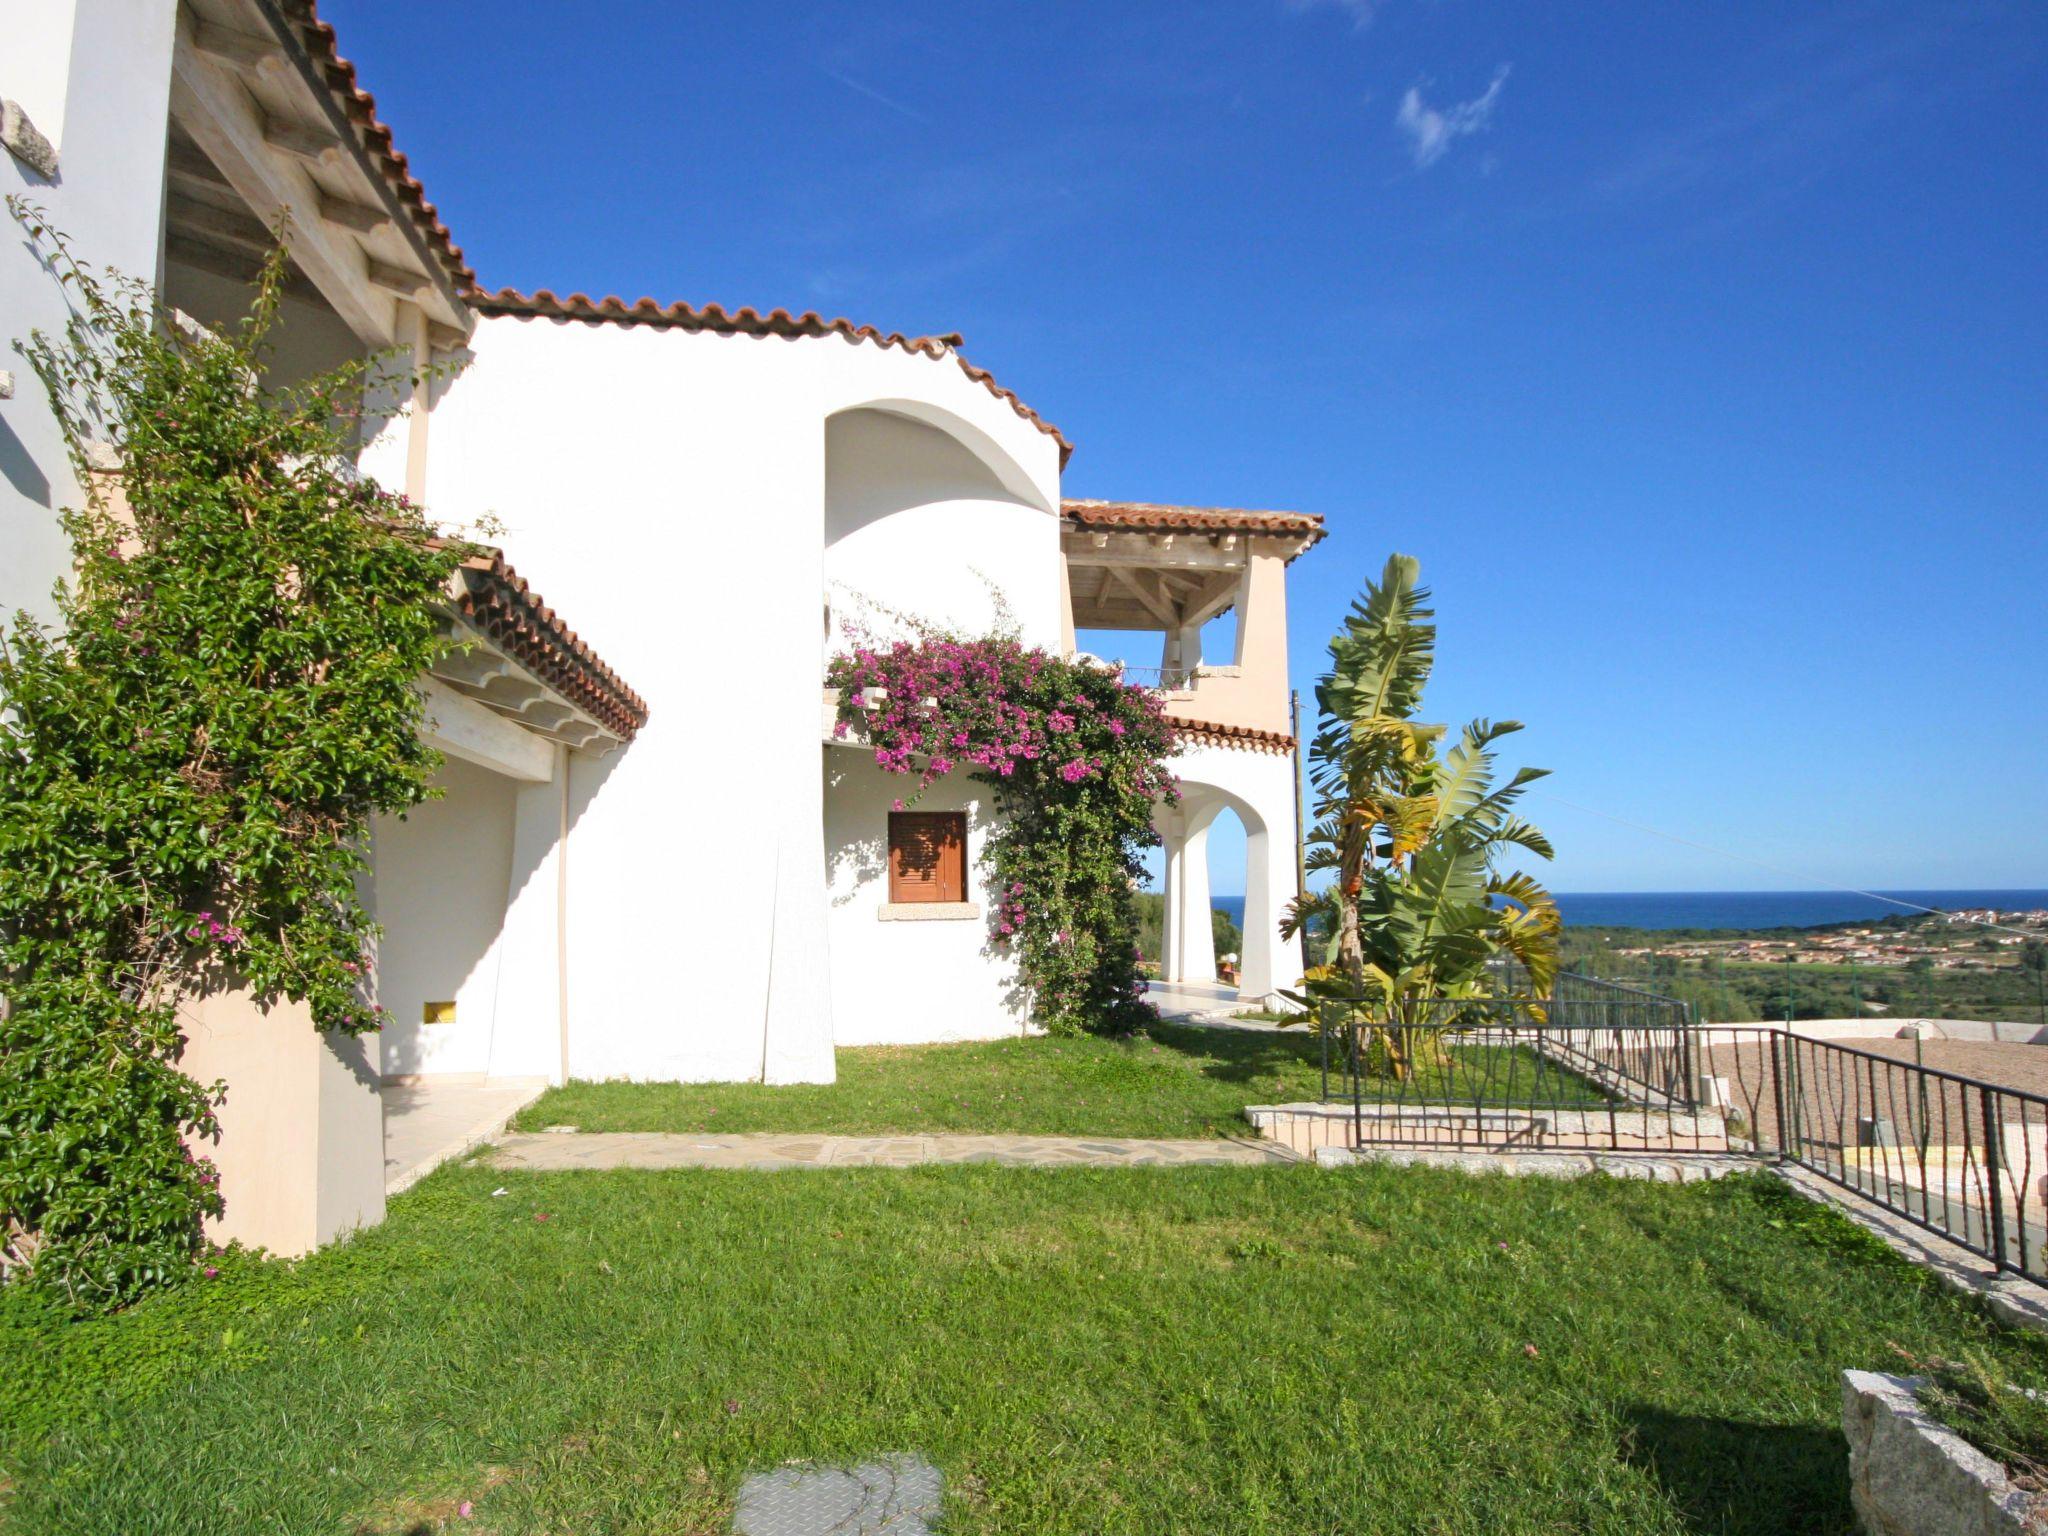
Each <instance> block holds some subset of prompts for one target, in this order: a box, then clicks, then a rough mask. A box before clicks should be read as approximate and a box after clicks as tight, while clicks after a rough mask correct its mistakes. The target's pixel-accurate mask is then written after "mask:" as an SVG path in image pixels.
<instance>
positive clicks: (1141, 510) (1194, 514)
mask: <svg viewBox="0 0 2048 1536" xmlns="http://www.w3.org/2000/svg"><path fill="white" fill-rule="evenodd" d="M1060 512H1061V514H1062V515H1063V516H1065V517H1067V518H1069V519H1071V520H1072V521H1073V522H1075V523H1078V524H1080V525H1081V526H1082V527H1084V528H1131V529H1138V530H1141V531H1146V532H1157V533H1170V532H1174V531H1177V530H1180V529H1192V530H1197V531H1202V532H1211V531H1213V532H1222V533H1293V534H1302V535H1306V536H1307V538H1308V541H1309V543H1310V544H1313V543H1315V542H1316V541H1317V540H1319V539H1321V538H1322V537H1323V535H1324V533H1325V532H1326V530H1325V529H1324V527H1323V520H1322V518H1321V517H1319V516H1318V515H1317V514H1315V513H1313V512H1260V511H1254V510H1251V509H1249V508H1245V507H1180V506H1169V505H1166V504H1164V503H1162V502H1156V501H1097V500H1094V499H1092V498H1082V497H1070V498H1068V499H1067V500H1065V501H1062V502H1061V503H1060Z"/></svg>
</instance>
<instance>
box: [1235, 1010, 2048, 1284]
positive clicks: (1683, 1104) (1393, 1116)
mask: <svg viewBox="0 0 2048 1536" xmlns="http://www.w3.org/2000/svg"><path fill="white" fill-rule="evenodd" d="M1313 1012H1314V1018H1315V1026H1316V1028H1317V1031H1318V1033H1319V1034H1320V1036H1321V1041H1322V1066H1323V1079H1322V1096H1321V1101H1320V1102H1319V1103H1317V1104H1314V1105H1293V1106H1277V1107H1275V1108H1274V1109H1273V1110H1271V1111H1261V1112H1259V1113H1261V1114H1263V1115H1265V1116H1267V1119H1266V1120H1265V1121H1262V1127H1263V1128H1264V1129H1265V1130H1266V1131H1267V1132H1268V1134H1270V1135H1273V1136H1275V1137H1276V1138H1277V1139H1280V1140H1283V1141H1288V1142H1290V1143H1292V1144H1294V1145H1295V1146H1296V1149H1297V1150H1299V1151H1304V1152H1307V1151H1311V1150H1313V1149H1314V1148H1315V1147H1317V1146H1346V1145H1348V1146H1352V1147H1373V1148H1381V1149H1389V1148H1390V1149H1410V1150H1415V1151H1458V1152H1560V1153H1564V1152H1569V1153H1590V1154H1649V1155H1652V1156H1655V1155H1664V1156H1671V1155H1687V1156H1701V1157H1721V1156H1725V1157H1737V1158H1750V1159H1761V1160H1765V1161H1770V1162H1777V1163H1790V1164H1796V1165H1797V1166H1799V1167H1801V1168H1805V1169H1808V1170H1810V1171H1811V1172H1812V1173H1814V1174H1816V1175H1818V1176H1819V1177H1820V1178H1822V1179H1825V1180H1827V1181H1829V1182H1831V1183H1833V1184H1836V1185H1839V1186H1841V1187H1842V1188H1845V1189H1849V1190H1852V1191H1854V1192H1855V1193H1856V1194H1858V1195H1861V1196H1862V1197H1864V1198H1865V1199H1867V1200H1870V1201H1872V1202H1874V1203H1875V1204H1877V1205H1880V1206H1882V1207H1884V1208H1885V1209H1886V1210H1888V1211H1890V1212H1892V1213H1893V1214H1894V1215H1896V1216H1899V1217H1902V1218H1904V1219H1905V1220H1906V1221H1908V1222H1911V1223H1914V1224H1916V1225H1918V1226H1921V1227H1924V1228H1926V1229H1928V1230H1929V1231H1932V1232H1935V1233H1938V1234H1939V1235H1941V1236H1942V1237H1945V1238H1947V1239H1948V1240H1950V1241H1951V1242H1954V1243H1957V1244H1959V1245H1960V1246H1962V1247H1964V1248H1967V1249H1969V1250H1970V1251H1972V1252H1974V1253H1977V1254H1980V1255H1982V1256H1983V1257H1984V1258H1986V1259H1987V1260H1989V1261H1990V1262H1991V1263H1992V1264H1993V1265H1994V1266H1996V1267H1997V1268H1999V1269H2001V1270H2008V1271H2011V1272H2014V1273H2018V1274H2025V1275H2028V1276H2031V1277H2033V1278H2036V1279H2042V1280H2048V1257H2044V1253H2048V1096H2043V1095H2040V1094H2035V1093H2030V1092H2026V1091H2023V1090H2020V1089H2016V1088H2008V1087H2003V1086H2001V1085H1999V1084H1996V1083H1990V1082H1985V1081H1983V1080H1981V1079H1978V1078H1972V1077H1967V1076H1964V1075H1962V1074H1960V1073H1956V1072H1949V1071H1944V1070H1942V1069H1940V1068H1936V1067H1929V1066H1927V1065H1925V1064H1924V1063H1922V1062H1920V1061H1917V1060H1915V1059H1913V1056H1912V1054H1911V1052H1912V1051H1913V1046H1912V1044H1911V1043H1909V1042H1906V1041H1898V1042H1890V1041H1870V1042H1865V1043H1864V1045H1860V1046H1859V1045H1846V1044H1842V1043H1840V1042H1838V1041H1830V1040H1815V1039H1809V1038H1806V1037H1804V1036H1802V1035H1799V1034H1797V1033H1796V1032H1794V1031H1792V1030H1788V1029H1786V1028H1784V1027H1783V1026H1779V1025H1747V1024H1740V1025H1726V1024H1722V1025H1700V1024H1697V1023H1695V1022H1694V1021H1693V1019H1692V1018H1691V1016H1690V1013H1689V1010H1688V1009H1687V1008H1686V1005H1685V1004H1683V1003H1680V1002H1676V1001H1674V1000H1672V999H1669V998H1663V997H1659V996H1657V995H1656V994H1654V993H1649V992H1645V991H1642V990H1641V989H1639V988H1633V987H1625V986H1620V985H1617V984H1615V983H1609V982H1601V981H1597V980H1595V979H1594V978H1590V977H1582V976H1570V975H1568V976H1564V977H1560V978H1558V983H1557V985H1555V986H1554V987H1552V988H1551V989H1550V992H1549V995H1547V996H1543V997H1540V998H1537V997H1513V996H1507V997H1495V998H1483V999H1464V998H1429V999H1418V1000H1412V1001H1410V1002H1408V1003H1405V1004H1403V1005H1402V1007H1401V1008H1400V1009H1399V1010H1398V1012H1397V1013H1396V1014H1395V1015H1394V1016H1392V1017H1382V1016H1379V1015H1375V1014H1374V1013H1372V1012H1370V1011H1369V1010H1368V1008H1367V1007H1366V1006H1365V1005H1363V1004H1362V1003H1360V1002H1359V1001H1358V1000H1346V999H1324V1000H1321V1001H1320V1002H1319V1003H1318V1004H1317V1005H1316V1007H1315V1009H1314V1010H1313ZM1866 1046H1867V1047H1869V1048H1865V1047H1866ZM1887 1049H1893V1050H1896V1051H1897V1052H1898V1053H1899V1054H1887Z"/></svg>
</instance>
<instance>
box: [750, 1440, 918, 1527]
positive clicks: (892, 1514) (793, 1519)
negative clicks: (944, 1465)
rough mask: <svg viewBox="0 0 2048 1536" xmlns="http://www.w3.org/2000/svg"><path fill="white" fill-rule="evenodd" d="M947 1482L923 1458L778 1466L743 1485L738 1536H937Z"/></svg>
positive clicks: (757, 1475) (897, 1457)
mask: <svg viewBox="0 0 2048 1536" xmlns="http://www.w3.org/2000/svg"><path fill="white" fill-rule="evenodd" d="M944 1493H945V1477H944V1475H943V1474H942V1473H941V1472H940V1471H939V1469H938V1468H937V1467H935V1466H933V1465H932V1464H931V1463H930V1462H928V1461H926V1460H924V1459H923V1458H922V1457H919V1456H890V1457H887V1458H885V1459H884V1460H881V1461H864V1462H862V1463H861V1464H860V1465H859V1466H857V1467H813V1466H795V1467H778V1468H777V1469H776V1470H775V1471H773V1472H761V1473H757V1474H755V1475H754V1476H753V1477H750V1478H748V1479H747V1480H746V1481H745V1482H744V1483H742V1484H740V1496H739V1505H738V1508H736V1509H735V1510H734V1511H733V1521H732V1528H733V1531H734V1532H735V1536H931V1525H930V1523H929V1522H930V1521H931V1520H936V1519H937V1518H938V1517H939V1511H940V1508H941V1507H942V1505H943V1503H944Z"/></svg>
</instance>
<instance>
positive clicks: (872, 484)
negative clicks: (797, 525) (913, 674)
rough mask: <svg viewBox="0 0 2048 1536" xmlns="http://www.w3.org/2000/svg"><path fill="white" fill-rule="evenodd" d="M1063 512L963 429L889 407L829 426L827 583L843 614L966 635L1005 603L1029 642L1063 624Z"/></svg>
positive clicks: (1055, 635) (984, 626)
mask: <svg viewBox="0 0 2048 1536" xmlns="http://www.w3.org/2000/svg"><path fill="white" fill-rule="evenodd" d="M1060 559H1061V556H1060V545H1059V519H1058V518H1057V517H1055V516H1053V515H1052V514H1051V513H1049V512H1047V511H1046V510H1045V509H1044V508H1043V507H1042V506H1034V505H1033V504H1032V503H1031V502H1029V501H1027V500H1026V499H1024V498H1023V497H1021V496H1018V495H1016V494H1014V493H1013V492H1011V491H1009V490H1008V489H1007V488H1006V487H1005V486H1004V485H1003V484H1002V483H1001V482H1000V481H999V480H998V479H997V478H996V477H995V475H994V474H993V473H992V472H991V471H990V470H989V468H988V466H987V465H986V464H984V463H983V462H982V461H981V460H980V459H978V458H976V457H975V456H974V454H973V453H972V452H970V451H969V450H968V448H967V447H966V446H965V445H964V444H962V443H960V442H959V441H958V440H957V439H955V438H952V437H949V436H947V435H946V434H945V433H944V432H941V431H939V430H938V429H937V428H936V427H929V426H926V425H925V424H924V423H922V422H918V421H912V420H910V419H908V418H906V417H903V416H897V415H892V414H890V413H888V412H885V411H849V412H847V413H845V414H843V415H839V416H834V417H833V418H832V419H831V420H830V421H828V422H827V423H826V425H825V585H826V595H827V599H828V601H829V602H830V604H831V607H832V611H833V616H834V620H835V622H834V624H833V633H832V635H831V638H830V643H831V646H832V648H833V649H835V650H839V649H844V635H843V631H842V628H841V624H840V623H839V622H838V621H840V620H841V619H852V620H853V621H855V622H856V623H858V624H861V625H862V626H864V627H865V628H866V629H867V630H868V631H869V632H870V633H872V634H874V635H875V636H876V638H897V637H899V636H903V637H907V629H908V626H906V625H904V624H903V623H902V622H901V621H900V618H898V617H897V616H900V615H906V614H907V615H912V616H914V617H915V618H917V619H918V620H921V621H922V622H924V623H926V624H931V625H936V626H938V627H939V628H942V629H948V630H951V631H953V632H955V633H958V634H963V635H984V634H988V633H990V632H991V631H993V630H994V629H995V628H996V626H997V624H998V622H999V617H1000V616H1001V611H1002V610H1003V609H1007V611H1008V612H1007V617H1008V620H1009V622H1011V623H1013V624H1015V625H1016V626H1017V627H1018V628H1019V630H1020V631H1021V633H1022V635H1023V638H1024V640H1025V641H1026V642H1027V643H1028V644H1032V645H1043V646H1047V647H1054V646H1056V645H1057V644H1058V643H1059V634H1060V606H1059V604H1060V596H1059V576H1060V570H1059V568H1060Z"/></svg>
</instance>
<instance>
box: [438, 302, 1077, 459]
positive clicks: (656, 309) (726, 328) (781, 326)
mask: <svg viewBox="0 0 2048 1536" xmlns="http://www.w3.org/2000/svg"><path fill="white" fill-rule="evenodd" d="M467 297H468V302H469V307H470V308H471V309H472V310H474V311H475V312H476V313H478V314H480V315H511V316H514V317H516V318H518V319H522V320H580V321H583V322H585V323H588V324H593V325H598V324H610V325H651V326H659V327H664V328H667V329H671V330H681V331H711V332H714V333H716V334H718V335H723V336H779V337H782V338H784V339H785V340H795V339H797V338H800V337H813V336H840V337H843V338H845V339H846V340H847V341H851V342H863V341H865V342H872V343H873V344H874V345H876V346H878V347H882V348H885V349H886V348H889V347H896V348H900V349H901V350H903V351H905V352H915V353H917V354H918V355H920V356H923V357H930V358H946V357H950V358H951V359H952V360H953V361H954V362H956V363H958V364H959V365H960V371H961V372H962V373H964V374H966V375H967V377H968V378H970V379H972V380H973V381H974V382H975V383H977V384H979V385H981V386H982V388H984V389H986V390H987V391H988V392H989V393H990V394H992V395H994V396H995V397H996V398H997V399H998V400H1001V401H1004V402H1005V403H1006V404H1008V406H1009V407H1010V409H1011V410H1013V411H1015V412H1016V413H1017V414H1018V415H1019V416H1021V417H1023V418H1024V420H1026V421H1028V422H1030V423H1031V424H1032V425H1033V426H1034V427H1036V428H1038V430H1039V431H1041V432H1043V433H1044V434H1045V435H1046V436H1047V437H1050V438H1051V439H1052V440H1053V441H1054V442H1056V443H1058V444H1059V445H1060V467H1061V468H1062V469H1064V468H1065V467H1066V464H1067V460H1068V459H1069V458H1071V457H1073V453H1074V445H1073V444H1072V443H1070V442H1069V441H1067V437H1066V434H1065V433H1063V432H1061V431H1060V429H1059V428H1058V427H1056V426H1054V425H1053V424H1052V423H1051V422H1049V421H1047V420H1046V419H1045V418H1044V417H1043V416H1041V415H1039V414H1038V412H1036V411H1034V410H1033V409H1031V407H1030V406H1028V405H1026V404H1025V403H1024V402H1023V401H1022V400H1021V399H1019V398H1018V397H1017V394H1016V392H1015V391H1014V390H1009V389H1005V388H1004V387H1003V386H1002V385H1000V384H998V383H997V382H996V379H995V375H994V374H992V373H990V372H989V371H988V370H987V369H986V368H977V367H976V366H975V365H974V364H972V363H970V362H968V361H967V359H966V358H964V357H962V356H961V355H960V352H959V350H958V349H959V346H960V338H959V337H958V336H957V335H947V336H905V335H904V334H903V333H902V332H900V331H881V330H878V329H876V328H875V327H874V326H872V325H856V324H855V323H854V322H853V321H851V320H847V319H844V318H834V319H831V320H827V319H826V318H825V317H824V316H823V315H820V314H819V313H817V311H815V310H806V311H805V312H804V313H803V314H801V315H792V314H791V313H790V312H789V311H788V310H786V309H774V310H770V311H769V312H768V313H767V314H765V315H764V314H762V313H761V312H760V311H758V310H756V309H754V308H753V307H752V306H748V307H746V308H743V309H737V310H730V311H729V310H727V309H726V308H725V307H724V306H723V305H719V304H706V305H704V306H703V307H702V308H699V307H697V306H696V305H692V304H685V303H681V302H677V303H674V304H669V305H662V304H658V303H656V302H655V301H654V300H653V299H645V298H643V299H640V300H637V301H636V302H634V303H631V304H628V303H627V302H626V301H625V300H624V299H622V298H619V297H618V296H617V295H616V294H607V295H606V296H605V297H604V298H602V299H593V298H591V297H590V295H589V294H587V293H572V294H570V295H569V296H568V297H567V298H561V297H558V296H557V295H556V294H555V293H554V292H553V291H552V290H551V289H547V288H542V289H539V290H538V291H536V292H534V293H521V292H519V291H518V290H517V289H516V288H500V289H499V290H498V291H497V292H495V293H486V292H484V291H483V290H482V289H473V290H472V291H471V292H470V293H469V294H468V296H467Z"/></svg>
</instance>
